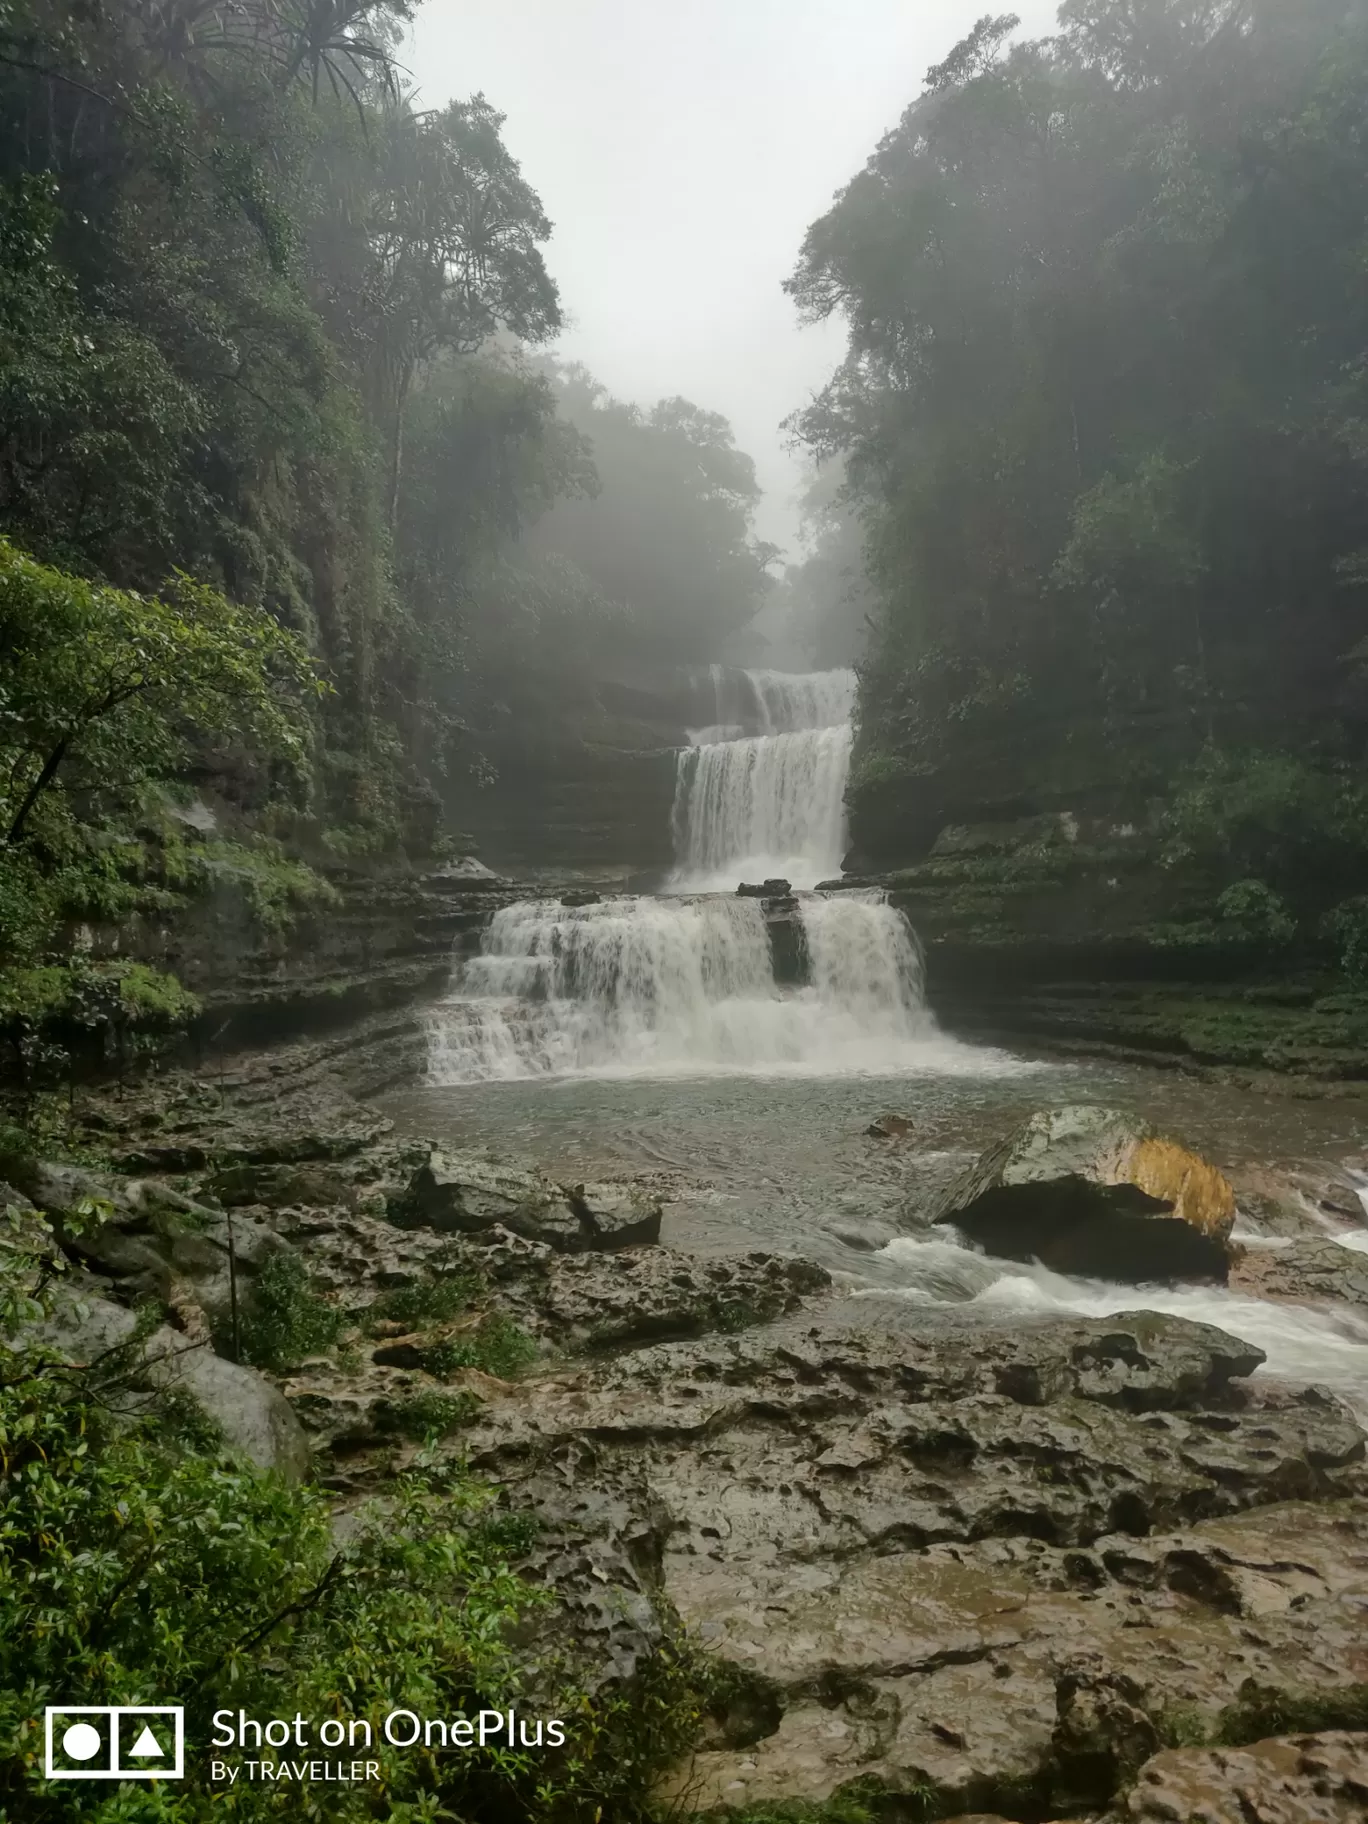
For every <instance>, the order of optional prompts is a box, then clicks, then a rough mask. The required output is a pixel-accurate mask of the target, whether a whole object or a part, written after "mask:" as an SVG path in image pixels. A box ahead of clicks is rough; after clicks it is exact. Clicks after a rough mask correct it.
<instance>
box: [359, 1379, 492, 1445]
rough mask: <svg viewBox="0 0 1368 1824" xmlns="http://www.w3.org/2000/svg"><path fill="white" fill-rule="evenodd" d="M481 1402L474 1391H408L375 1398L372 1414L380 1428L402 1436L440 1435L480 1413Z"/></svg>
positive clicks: (455, 1429) (468, 1423)
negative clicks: (393, 1397)
mask: <svg viewBox="0 0 1368 1824" xmlns="http://www.w3.org/2000/svg"><path fill="white" fill-rule="evenodd" d="M480 1410H481V1403H480V1401H479V1399H478V1398H477V1396H476V1395H475V1394H473V1393H465V1392H462V1393H437V1392H434V1391H432V1390H431V1389H429V1390H428V1391H427V1392H425V1393H411V1394H407V1395H405V1396H404V1398H402V1399H398V1400H381V1401H378V1402H377V1404H376V1406H375V1408H374V1411H373V1414H372V1416H373V1418H374V1422H375V1423H376V1425H378V1426H379V1428H380V1430H381V1431H393V1432H397V1433H398V1434H399V1436H400V1437H404V1438H430V1437H435V1438H441V1437H445V1436H446V1434H447V1433H448V1432H450V1431H458V1430H460V1428H461V1427H462V1426H463V1425H471V1424H473V1423H474V1422H475V1420H476V1419H477V1418H478V1417H479V1416H480Z"/></svg>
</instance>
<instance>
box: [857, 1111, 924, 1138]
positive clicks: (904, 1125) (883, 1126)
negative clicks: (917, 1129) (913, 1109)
mask: <svg viewBox="0 0 1368 1824" xmlns="http://www.w3.org/2000/svg"><path fill="white" fill-rule="evenodd" d="M912 1126H913V1124H912V1121H911V1118H910V1117H909V1116H907V1115H880V1116H879V1117H878V1119H877V1120H874V1121H871V1122H870V1124H869V1126H868V1127H867V1128H866V1129H865V1130H864V1131H865V1133H866V1134H867V1135H868V1136H869V1138H870V1139H871V1140H904V1139H906V1137H907V1136H908V1134H910V1133H911V1132H912Z"/></svg>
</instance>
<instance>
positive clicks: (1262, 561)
mask: <svg viewBox="0 0 1368 1824" xmlns="http://www.w3.org/2000/svg"><path fill="white" fill-rule="evenodd" d="M1014 25H1015V21H1014V20H1012V19H1011V18H1010V17H1004V18H985V19H983V20H981V21H980V22H979V24H978V25H977V26H976V27H975V28H974V30H973V32H971V34H970V35H969V36H968V38H966V39H965V40H964V42H963V43H962V44H960V45H959V46H957V47H956V48H955V49H954V50H953V51H952V52H951V53H950V55H949V56H948V57H947V58H946V59H945V60H944V61H943V62H942V63H941V64H939V65H937V66H936V67H935V68H934V69H933V70H932V71H931V72H929V74H928V78H927V83H926V87H925V89H924V91H923V93H922V94H921V95H920V96H919V97H918V98H917V99H915V100H914V101H913V102H912V104H911V105H910V106H909V108H908V109H907V111H906V113H905V114H904V115H903V117H902V119H901V121H900V122H899V123H898V125H897V126H896V127H894V128H893V130H892V131H891V132H889V133H888V134H887V135H886V136H885V137H884V139H883V140H882V141H881V142H880V144H879V145H878V147H877V148H876V150H875V151H874V153H873V154H872V155H871V157H870V159H869V162H868V164H867V165H866V167H865V169H864V170H862V171H861V172H859V173H858V174H857V175H856V176H855V177H853V178H852V179H851V181H850V183H849V184H848V185H847V186H846V187H845V189H844V190H843V191H842V192H841V193H840V195H839V196H838V198H837V200H836V201H835V203H834V205H833V206H832V208H831V209H830V210H829V211H828V212H827V213H826V214H825V215H823V216H822V217H821V218H820V219H819V220H817V221H816V222H814V223H813V225H812V227H811V228H810V229H809V231H808V234H807V237H806V239H805V242H804V244H803V248H802V253H801V257H800V259H799V263H798V266H797V269H796V271H795V273H794V275H793V278H792V280H791V281H790V285H789V289H790V291H791V293H792V295H793V297H794V298H795V300H796V302H797V304H798V306H799V308H800V310H801V312H802V313H803V314H804V315H805V316H807V317H809V318H814V319H817V318H824V317H829V316H832V315H840V316H842V317H843V318H844V319H845V322H846V323H847V325H848V329H849V349H848V354H847V358H846V360H845V363H844V365H843V367H842V368H841V370H840V372H839V373H838V374H837V376H836V377H835V379H834V380H833V382H832V383H831V385H830V386H829V387H828V388H827V389H826V390H825V392H824V393H823V394H822V395H821V397H820V398H819V399H818V400H817V401H816V402H815V403H814V405H813V406H812V407H811V408H810V409H809V410H807V411H806V412H804V413H803V414H802V415H801V417H800V419H799V421H798V422H799V427H800V429H801V431H802V433H803V434H804V436H805V437H806V438H807V440H808V441H809V443H810V444H811V446H812V447H813V448H814V449H815V450H816V451H818V452H820V453H822V454H825V455H830V454H835V453H840V454H843V455H844V456H845V457H846V459H847V462H848V465H849V474H850V476H851V479H852V483H853V486H854V489H855V492H856V495H857V498H858V499H859V500H860V502H862V504H863V509H864V514H865V520H866V524H867V526H868V529H869V556H870V567H871V572H872V575H873V578H874V581H875V585H876V590H877V599H878V606H877V612H876V615H875V629H874V637H873V645H872V648H871V652H870V656H869V661H868V664H867V666H866V673H865V678H864V686H863V693H862V718H863V731H862V736H861V751H862V761H861V766H862V769H863V771H862V772H857V790H856V797H857V804H858V799H859V792H860V789H861V788H860V785H859V783H858V781H859V779H860V778H861V777H864V778H866V779H868V780H871V781H872V780H873V779H874V778H876V777H880V778H883V779H887V778H889V777H891V776H893V774H892V773H890V768H891V769H894V771H895V772H896V770H897V769H900V768H901V769H903V772H904V776H906V777H909V778H910V777H912V776H913V773H914V772H915V771H916V769H917V768H918V767H919V766H924V764H925V763H926V762H927V760H928V759H929V758H931V757H933V756H944V755H945V754H947V753H951V752H953V751H955V750H956V747H957V744H959V745H962V744H963V743H965V742H967V741H972V740H975V739H977V738H978V737H979V734H980V733H981V732H982V731H983V730H984V729H986V728H988V727H990V726H991V727H993V728H995V729H997V730H998V731H999V732H1000V733H1002V734H1003V735H1004V736H1005V735H1006V733H1007V731H1015V734H1014V735H1013V736H1012V738H1013V739H1016V740H1019V741H1022V742H1026V743H1030V742H1036V743H1037V749H1036V751H1037V753H1043V751H1044V749H1045V748H1046V747H1048V746H1049V743H1050V741H1051V740H1053V739H1054V736H1052V735H1050V734H1049V732H1048V731H1050V730H1054V731H1056V733H1058V734H1059V738H1060V739H1062V738H1063V736H1062V731H1063V730H1065V729H1073V730H1074V731H1075V738H1077V735H1078V731H1079V730H1080V729H1084V730H1086V729H1087V728H1089V727H1091V728H1093V729H1094V730H1095V747H1096V752H1097V753H1098V755H1099V756H1100V758H1099V762H1098V764H1099V765H1101V766H1104V767H1105V766H1108V765H1111V764H1113V762H1114V761H1116V758H1117V756H1119V755H1120V754H1121V753H1122V751H1123V749H1125V747H1126V741H1125V740H1121V741H1120V743H1119V745H1118V742H1117V741H1116V740H1114V739H1113V737H1115V736H1117V735H1118V733H1119V732H1121V733H1124V731H1127V730H1130V731H1134V729H1135V728H1136V727H1137V726H1138V722H1137V719H1140V720H1142V721H1143V720H1145V719H1148V722H1149V726H1150V727H1151V728H1154V727H1157V726H1159V725H1163V726H1164V727H1166V728H1167V729H1168V731H1169V737H1170V738H1171V745H1172V749H1173V753H1174V754H1175V755H1177V754H1180V753H1183V752H1186V753H1188V754H1191V753H1192V752H1193V751H1195V749H1196V748H1197V747H1198V746H1200V744H1201V743H1203V742H1207V741H1212V740H1215V741H1217V742H1226V743H1236V744H1238V743H1239V742H1251V741H1253V742H1259V741H1264V742H1268V741H1274V742H1276V741H1277V740H1278V739H1280V738H1281V737H1280V735H1279V730H1282V731H1284V734H1285V735H1286V738H1287V739H1288V740H1295V741H1297V742H1300V743H1302V744H1304V745H1307V746H1308V747H1309V748H1310V749H1311V750H1312V751H1314V752H1316V753H1319V754H1320V755H1321V756H1322V758H1323V759H1324V760H1325V761H1326V763H1327V764H1329V763H1332V762H1333V763H1336V764H1338V763H1341V762H1344V763H1348V762H1350V761H1354V762H1356V761H1357V760H1358V758H1359V757H1360V751H1361V747H1362V742H1363V739H1364V733H1365V728H1368V723H1366V722H1365V714H1364V711H1365V702H1364V699H1363V696H1362V693H1361V691H1360V689H1359V685H1358V681H1357V680H1358V677H1359V673H1360V667H1359V666H1358V663H1357V661H1356V659H1355V657H1354V655H1355V653H1356V651H1361V642H1362V641H1363V640H1364V637H1365V634H1368V594H1365V584H1368V560H1365V556H1364V553H1365V550H1368V487H1365V480H1366V479H1368V476H1366V475H1365V459H1366V458H1368V439H1365V437H1364V412H1365V405H1368V393H1365V374H1368V360H1366V358H1365V351H1366V346H1368V318H1365V313H1364V307H1363V297H1362V285H1361V273H1362V269H1363V260H1364V257H1365V236H1364V222H1365V202H1366V201H1368V152H1365V145H1368V140H1365V132H1364V128H1365V96H1368V8H1365V6H1364V5H1363V4H1362V3H1361V0H1351V3H1350V4H1347V5H1346V4H1343V3H1342V0H1068V3H1067V4H1065V5H1064V6H1063V7H1062V8H1061V11H1060V32H1059V34H1058V35H1057V36H1055V37H1052V38H1048V39H1044V40H1041V41H1038V42H1032V43H1021V42H1013V40H1012V31H1013V28H1014ZM1299 719H1300V720H1299ZM1108 731H1110V733H1109V732H1108ZM1294 731H1295V732H1294ZM1148 738H1149V737H1146V739H1148ZM1022 751H1023V752H1030V751H1031V749H1030V748H1029V746H1028V747H1026V748H1024V749H1023V750H1022ZM1041 764H1048V763H1047V762H1045V761H1042V762H1041Z"/></svg>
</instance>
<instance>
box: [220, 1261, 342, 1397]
mask: <svg viewBox="0 0 1368 1824" xmlns="http://www.w3.org/2000/svg"><path fill="white" fill-rule="evenodd" d="M345 1322H346V1317H345V1314H344V1313H343V1312H341V1311H339V1310H338V1309H337V1307H336V1306H335V1305H330V1304H329V1303H328V1302H327V1300H326V1299H323V1298H320V1297H319V1295H318V1294H317V1293H316V1292H315V1291H314V1290H313V1287H312V1286H311V1284H310V1283H309V1275H308V1272H307V1270H306V1269H305V1266H304V1263H303V1261H302V1260H301V1259H300V1258H299V1256H298V1255H297V1254H285V1253H280V1254H272V1255H271V1256H270V1257H269V1259H267V1260H266V1261H265V1262H264V1263H263V1265H262V1268H261V1271H260V1272H259V1273H258V1274H257V1276H256V1279H255V1281H254V1282H253V1283H252V1298H251V1303H250V1306H249V1307H248V1309H247V1311H246V1313H245V1314H244V1316H243V1318H242V1323H241V1326H240V1330H241V1339H242V1359H243V1360H244V1361H246V1362H251V1363H252V1364H253V1365H254V1366H255V1367H257V1368H269V1369H271V1370H272V1371H273V1372H275V1373H277V1374H283V1373H285V1372H286V1371H287V1370H288V1369H290V1368H295V1367H297V1366H298V1365H299V1363H300V1362H302V1361H303V1360H304V1358H305V1357H306V1356H309V1355H315V1354H317V1352H318V1351H319V1350H320V1349H327V1348H330V1347H331V1345H332V1344H333V1343H335V1342H336V1341H337V1338H338V1335H339V1333H340V1331H341V1329H342V1327H343V1325H344V1323H345Z"/></svg>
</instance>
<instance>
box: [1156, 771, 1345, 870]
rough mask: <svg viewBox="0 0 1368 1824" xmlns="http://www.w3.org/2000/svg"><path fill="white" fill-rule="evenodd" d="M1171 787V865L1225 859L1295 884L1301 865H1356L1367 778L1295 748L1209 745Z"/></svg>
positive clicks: (1322, 867) (1168, 817)
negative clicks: (1303, 754) (1325, 765)
mask: <svg viewBox="0 0 1368 1824" xmlns="http://www.w3.org/2000/svg"><path fill="white" fill-rule="evenodd" d="M1175 788H1176V789H1175V793H1174V798H1173V802H1172V804H1171V805H1170V806H1169V809H1168V812H1167V814H1166V816H1165V819H1164V823H1165V828H1166V831H1167V834H1168V838H1169V841H1168V848H1167V857H1166V858H1167V860H1168V861H1169V862H1170V863H1173V862H1182V861H1188V860H1197V861H1206V862H1215V863H1226V864H1229V865H1233V866H1234V867H1235V868H1238V869H1239V871H1240V873H1241V874H1243V875H1246V876H1261V877H1265V878H1269V879H1272V880H1274V881H1276V882H1278V883H1280V884H1283V885H1287V886H1289V887H1295V886H1300V885H1303V884H1304V881H1303V877H1302V876H1303V871H1304V870H1305V869H1306V868H1307V867H1308V866H1309V867H1312V868H1314V869H1318V870H1320V871H1322V872H1324V871H1330V872H1338V871H1340V870H1343V869H1353V868H1356V867H1358V866H1359V865H1360V857H1361V853H1362V851H1363V849H1364V847H1365V845H1368V784H1365V782H1364V781H1363V780H1361V779H1360V778H1358V777H1357V776H1356V775H1354V774H1351V773H1348V772H1344V771H1330V770H1326V769H1324V768H1322V767H1318V766H1315V765H1313V764H1312V763H1310V762H1309V761H1306V760H1303V759H1301V758H1300V757H1298V756H1297V755H1295V754H1286V753H1279V752H1277V751H1275V750H1272V749H1267V748H1242V749H1228V748H1221V747H1218V746H1216V745H1215V744H1214V743H1209V744H1208V745H1207V747H1206V748H1205V749H1204V750H1203V752H1202V754H1201V755H1200V757H1199V758H1198V759H1197V761H1196V762H1195V763H1194V764H1193V765H1192V766H1190V767H1188V768H1186V769H1185V770H1184V771H1183V772H1182V773H1180V774H1179V776H1178V778H1177V780H1176V781H1175Z"/></svg>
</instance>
